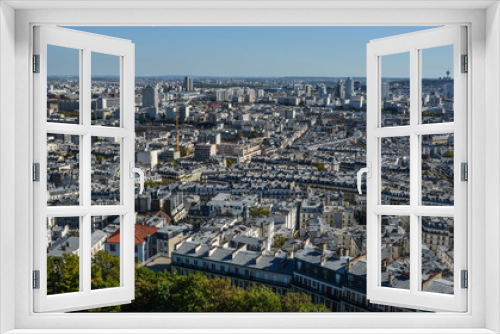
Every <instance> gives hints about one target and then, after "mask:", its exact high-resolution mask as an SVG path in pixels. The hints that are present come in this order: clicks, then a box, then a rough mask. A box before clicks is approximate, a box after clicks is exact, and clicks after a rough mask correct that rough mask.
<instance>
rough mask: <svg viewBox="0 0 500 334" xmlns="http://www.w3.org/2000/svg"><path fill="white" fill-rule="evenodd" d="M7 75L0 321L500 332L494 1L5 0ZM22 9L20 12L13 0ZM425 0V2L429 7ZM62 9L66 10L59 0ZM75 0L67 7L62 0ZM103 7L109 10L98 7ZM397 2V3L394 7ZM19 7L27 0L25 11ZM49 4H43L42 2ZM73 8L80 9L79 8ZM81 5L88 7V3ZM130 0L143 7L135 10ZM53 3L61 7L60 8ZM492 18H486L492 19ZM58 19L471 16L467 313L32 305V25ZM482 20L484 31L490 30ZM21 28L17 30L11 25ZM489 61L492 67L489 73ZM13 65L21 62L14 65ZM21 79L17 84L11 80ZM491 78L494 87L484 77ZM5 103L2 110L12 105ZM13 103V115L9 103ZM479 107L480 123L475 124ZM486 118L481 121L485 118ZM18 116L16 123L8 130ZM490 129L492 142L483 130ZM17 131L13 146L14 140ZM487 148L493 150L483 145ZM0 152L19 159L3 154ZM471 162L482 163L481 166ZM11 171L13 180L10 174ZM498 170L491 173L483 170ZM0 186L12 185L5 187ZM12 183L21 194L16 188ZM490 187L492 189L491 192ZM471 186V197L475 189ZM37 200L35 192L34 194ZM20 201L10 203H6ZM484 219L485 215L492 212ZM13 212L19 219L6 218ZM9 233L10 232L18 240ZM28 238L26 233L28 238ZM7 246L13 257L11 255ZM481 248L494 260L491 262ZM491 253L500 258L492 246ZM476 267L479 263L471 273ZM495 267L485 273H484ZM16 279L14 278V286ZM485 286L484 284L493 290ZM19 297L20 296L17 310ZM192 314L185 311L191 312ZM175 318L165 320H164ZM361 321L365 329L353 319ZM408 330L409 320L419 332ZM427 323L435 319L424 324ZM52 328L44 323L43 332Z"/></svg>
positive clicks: (92, 326)
mask: <svg viewBox="0 0 500 334" xmlns="http://www.w3.org/2000/svg"><path fill="white" fill-rule="evenodd" d="M0 6H1V7H0V9H1V11H2V12H1V13H0V14H1V16H0V25H1V28H7V29H0V43H1V46H2V47H1V54H0V66H1V70H2V76H1V77H0V93H1V96H2V97H3V96H6V95H10V96H15V100H10V99H9V100H7V99H4V98H2V99H1V102H0V106H1V108H2V109H1V114H0V117H1V122H0V127H1V128H0V129H1V130H2V131H0V136H1V137H0V138H1V141H0V154H1V156H0V157H1V158H2V160H1V165H0V181H1V182H2V187H1V188H0V192H1V193H0V194H1V195H2V197H1V202H0V205H1V209H2V210H0V215H1V218H2V224H1V225H0V229H1V232H2V233H0V238H1V239H0V240H1V246H2V247H1V248H0V265H1V269H2V271H1V272H2V275H1V278H0V289H1V290H0V293H1V303H0V316H1V320H2V321H1V330H2V331H8V330H11V329H16V331H15V332H16V333H28V332H29V333H37V332H42V329H51V330H50V332H56V330H57V329H59V332H64V333H72V332H75V333H76V330H71V329H76V328H78V329H80V330H81V329H88V332H92V333H104V332H109V331H110V330H113V329H114V330H115V331H116V330H118V331H120V330H119V329H120V328H121V329H127V332H128V333H135V332H137V333H139V332H141V329H137V330H133V329H134V328H137V327H138V324H140V325H139V326H141V328H146V326H148V328H151V329H155V328H156V329H162V332H165V333H174V332H179V330H176V329H179V328H186V327H188V328H190V329H192V332H203V333H206V332H217V333H220V332H227V330H228V329H233V330H230V332H235V331H236V330H234V329H235V328H242V329H247V330H248V329H250V328H254V329H260V331H262V332H273V333H276V332H278V333H279V332H283V333H285V332H287V333H288V332H290V330H291V329H295V331H297V330H299V332H301V333H306V332H310V333H312V332H323V333H324V332H325V329H330V330H328V332H331V333H336V332H337V333H340V332H345V330H341V328H351V330H350V331H349V332H351V333H355V332H359V333H410V332H412V333H415V332H416V331H415V329H419V328H420V329H422V330H421V332H425V333H430V332H432V333H450V332H463V333H494V332H499V331H500V320H499V319H498V314H499V312H500V302H499V298H498V295H499V290H500V284H499V279H498V276H499V275H498V272H499V271H500V263H499V261H498V255H500V252H499V249H500V248H499V235H500V230H499V227H498V224H496V222H498V220H499V217H500V208H499V207H500V206H499V205H498V203H499V202H500V190H499V189H500V175H498V174H499V173H498V165H499V163H500V152H498V147H499V145H500V135H499V134H500V131H499V124H500V118H499V115H498V114H499V113H498V109H499V106H500V100H499V97H498V91H500V80H499V78H500V68H499V67H500V66H499V63H500V60H499V53H500V52H499V51H500V41H499V40H500V18H499V16H500V11H499V9H498V3H497V2H496V1H495V2H493V1H491V2H472V1H464V2H446V1H434V2H432V4H430V3H429V2H421V3H419V2H413V1H405V2H404V3H403V2H398V3H397V4H396V3H393V2H392V3H388V2H384V1H380V2H375V1H373V2H370V5H369V8H366V3H365V2H363V1H360V2H357V1H356V2H346V1H337V2H331V3H325V2H314V1H311V2H308V3H307V2H304V1H297V2H294V3H285V2H282V3H280V2H269V3H268V2H266V3H257V2H255V3H250V2H246V3H234V4H229V3H227V4H224V6H223V7H220V4H218V3H217V2H209V1H207V2H203V3H198V4H197V5H194V6H198V7H193V5H192V4H190V3H189V2H187V3H186V4H182V5H180V4H179V3H176V2H172V3H167V2H165V3H158V2H154V3H152V2H147V1H144V2H142V3H140V4H139V3H137V2H135V3H134V2H132V1H130V2H126V3H123V6H127V7H128V8H132V9H117V8H116V6H117V5H116V3H110V2H106V1H102V2H99V6H100V7H101V8H99V9H97V8H95V6H96V3H95V2H92V1H89V2H85V1H82V2H78V3H71V4H70V3H69V2H65V3H64V4H63V3H62V2H57V3H52V4H51V3H49V2H44V1H38V2H36V3H34V2H33V3H32V2H17V1H7V3H5V2H3V3H1V4H0ZM11 6H14V7H17V8H19V11H14V9H13V8H12V7H11ZM426 6H427V7H426ZM63 7H66V8H63ZM67 7H69V8H67ZM103 7H104V8H106V7H107V8H108V9H109V10H106V9H102V8H103ZM396 7H397V8H396ZM22 8H24V9H22ZM42 8H45V9H48V10H41V9H42ZM76 8H78V9H76ZM82 8H83V9H82ZM134 8H141V10H137V9H134ZM55 9H57V10H55ZM485 22H486V25H485ZM35 23H36V24H54V23H57V24H60V25H68V26H69V25H213V26H220V25H278V26H279V25H305V26H306V25H307V26H308V25H385V26H386V25H426V26H427V25H428V26H435V25H441V24H466V25H468V26H469V28H470V29H469V37H470V38H469V41H470V47H469V55H470V56H471V64H470V68H471V70H472V71H473V75H472V76H471V77H470V78H469V79H468V80H469V85H470V86H469V87H471V91H470V93H469V94H470V95H469V110H471V113H470V114H469V122H468V124H469V125H468V133H469V135H470V136H471V137H469V141H468V145H469V152H470V153H471V157H470V175H469V176H470V180H471V181H470V182H471V183H470V184H471V187H470V189H469V194H468V195H469V198H471V203H469V207H470V210H469V211H468V215H469V221H470V222H471V224H470V225H473V226H474V233H471V232H472V230H471V228H470V227H469V231H468V232H469V236H470V238H471V242H470V244H469V245H468V253H469V254H470V258H469V260H468V262H469V263H468V264H469V269H470V277H469V278H470V282H469V283H470V288H469V289H468V297H469V298H468V303H469V306H470V307H469V308H468V311H467V312H466V313H460V314H456V313H436V314H421V313H420V314H418V313H415V314H408V313H405V314H360V313H355V314H346V313H338V314H276V315H274V314H273V315H259V314H244V315H241V314H210V315H204V314H147V315H138V314H113V315H111V314H78V315H75V314H57V313H54V314H33V313H32V311H31V310H32V302H31V300H32V290H31V288H30V287H31V279H30V278H31V273H30V271H31V268H32V262H31V261H26V259H27V258H29V256H28V255H29V252H28V250H27V248H28V247H26V244H28V245H30V244H31V243H32V241H33V240H32V238H31V237H29V236H30V235H31V234H30V224H29V222H30V221H32V212H30V211H29V210H26V208H27V207H28V206H29V205H31V204H32V203H28V205H27V204H26V197H27V195H28V198H29V195H30V194H31V193H32V183H31V181H30V175H31V162H32V161H30V158H29V157H30V156H31V153H32V147H30V142H31V139H32V138H31V135H30V133H32V131H33V124H32V121H31V115H32V109H31V104H30V100H29V99H27V98H26V96H30V94H32V92H31V88H30V83H31V74H30V73H29V70H30V68H31V67H30V63H31V59H30V55H31V51H32V50H31V45H32V40H31V34H30V31H31V30H32V26H33V24H35ZM486 28H487V29H486ZM14 33H15V35H14ZM486 66H487V67H488V71H486V70H485V69H486ZM14 68H15V71H14ZM12 82H15V86H14V85H12ZM486 84H488V85H486ZM7 109H9V111H8V112H7V111H6V110H7ZM12 110H15V113H12ZM472 115H473V116H474V122H472ZM486 118H488V121H487V122H486V121H485V119H486ZM11 124H15V128H14V129H9V126H10V127H11ZM485 133H487V134H488V141H486V135H485ZM12 136H14V138H15V146H14V147H13V146H12ZM485 152H488V155H486V154H485ZM5 161H15V164H13V163H12V164H7V163H5ZM475 167H476V168H475ZM14 170H15V178H12V173H13V172H14ZM486 172H489V173H490V174H491V175H490V177H489V179H488V182H485V180H486V178H485V174H486ZM4 185H7V186H10V187H4ZM14 187H15V189H16V192H15V197H14V198H9V197H11V196H12V193H11V189H14ZM486 194H488V196H486ZM471 195H472V196H471ZM30 201H31V200H30ZM13 206H14V207H15V211H14V212H12V211H9V210H4V209H5V208H6V207H13ZM486 218H488V219H486ZM6 220H8V221H14V222H15V224H7V223H4V222H5V221H6ZM12 235H15V237H14V238H12ZM27 236H28V237H27ZM12 249H14V250H15V252H14V253H15V257H12V256H11V255H12ZM486 249H488V253H489V254H492V261H491V262H490V263H489V264H488V267H486V265H485V260H484V257H485V254H486ZM495 255H496V256H495ZM474 273H478V274H477V275H475V274H474ZM486 276H488V279H486V278H485V277H486ZM12 287H15V288H14V289H13V288H12ZM486 291H487V292H488V293H486ZM12 305H15V307H14V308H13V307H12ZM187 319H189V321H186V320H187ZM167 324H168V327H169V328H165V327H166V326H167ZM353 326H355V327H354V328H357V329H358V330H354V329H352V328H353ZM412 329H413V330H412ZM429 329H432V331H431V330H429ZM45 332H46V331H45Z"/></svg>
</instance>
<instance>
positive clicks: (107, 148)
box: [91, 136, 121, 205]
mask: <svg viewBox="0 0 500 334" xmlns="http://www.w3.org/2000/svg"><path fill="white" fill-rule="evenodd" d="M120 140H121V139H120V138H114V137H95V136H92V157H91V160H92V170H91V173H92V195H91V200H92V201H91V203H92V205H119V204H120Z"/></svg>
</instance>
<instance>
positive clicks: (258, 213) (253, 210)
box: [248, 206, 270, 217]
mask: <svg viewBox="0 0 500 334" xmlns="http://www.w3.org/2000/svg"><path fill="white" fill-rule="evenodd" d="M248 211H249V213H250V217H262V216H268V215H269V213H270V212H269V209H266V208H262V207H259V206H252V207H250V209H248Z"/></svg>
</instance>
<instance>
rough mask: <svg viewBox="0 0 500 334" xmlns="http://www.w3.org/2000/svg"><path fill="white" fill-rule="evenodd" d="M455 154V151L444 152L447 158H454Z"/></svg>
mask: <svg viewBox="0 0 500 334" xmlns="http://www.w3.org/2000/svg"><path fill="white" fill-rule="evenodd" d="M454 156H455V154H454V152H453V151H446V152H444V153H443V157H445V158H453V157H454Z"/></svg>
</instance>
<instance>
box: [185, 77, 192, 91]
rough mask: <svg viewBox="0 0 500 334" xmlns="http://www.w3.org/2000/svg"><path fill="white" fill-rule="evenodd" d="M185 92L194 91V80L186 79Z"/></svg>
mask: <svg viewBox="0 0 500 334" xmlns="http://www.w3.org/2000/svg"><path fill="white" fill-rule="evenodd" d="M184 90H185V91H187V92H192V91H193V90H194V84H193V78H190V77H185V78H184Z"/></svg>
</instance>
